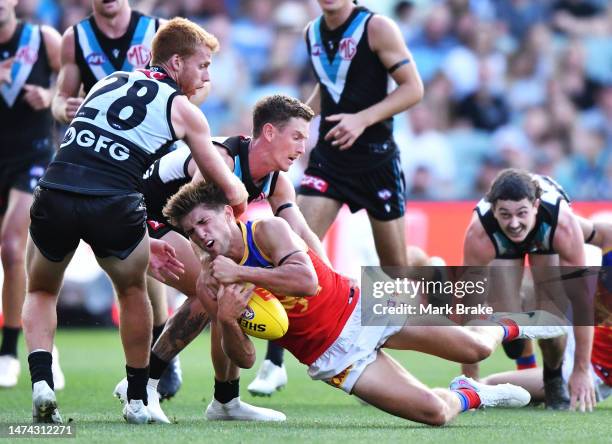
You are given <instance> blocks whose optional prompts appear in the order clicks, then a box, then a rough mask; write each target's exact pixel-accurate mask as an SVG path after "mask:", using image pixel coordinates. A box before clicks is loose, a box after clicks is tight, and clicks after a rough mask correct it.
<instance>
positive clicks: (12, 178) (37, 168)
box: [0, 139, 53, 215]
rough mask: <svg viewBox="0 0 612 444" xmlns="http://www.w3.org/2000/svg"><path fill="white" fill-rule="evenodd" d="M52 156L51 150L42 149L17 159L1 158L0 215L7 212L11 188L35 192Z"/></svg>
mask: <svg viewBox="0 0 612 444" xmlns="http://www.w3.org/2000/svg"><path fill="white" fill-rule="evenodd" d="M44 140H47V139H44ZM37 142H40V141H37ZM49 146H50V145H49ZM52 157H53V153H52V151H51V150H42V151H41V152H40V153H35V154H33V155H28V156H24V157H18V158H15V159H0V215H3V214H4V213H5V212H6V208H7V206H8V196H9V192H10V190H11V189H13V188H14V189H16V190H19V191H25V192H26V193H30V194H31V193H33V192H34V188H36V185H38V180H39V179H40V178H41V177H42V175H43V174H44V173H45V169H46V168H47V165H49V162H50V161H51V158H52Z"/></svg>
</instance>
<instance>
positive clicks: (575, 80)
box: [555, 40, 599, 110]
mask: <svg viewBox="0 0 612 444" xmlns="http://www.w3.org/2000/svg"><path fill="white" fill-rule="evenodd" d="M555 78H556V80H557V81H558V83H559V87H560V88H561V90H562V91H563V93H564V94H565V95H566V96H568V97H569V98H570V99H571V101H572V102H573V103H574V104H575V105H576V107H578V108H579V109H581V110H586V109H589V108H592V107H593V106H594V105H595V95H596V93H597V90H598V89H599V84H598V83H597V82H595V81H593V80H591V79H590V78H589V77H588V76H587V74H586V68H585V52H584V47H583V45H582V43H581V42H580V41H578V40H572V41H571V42H570V43H569V44H568V45H567V46H566V47H565V49H564V50H563V52H562V53H561V56H560V58H559V66H558V67H557V71H556V73H555Z"/></svg>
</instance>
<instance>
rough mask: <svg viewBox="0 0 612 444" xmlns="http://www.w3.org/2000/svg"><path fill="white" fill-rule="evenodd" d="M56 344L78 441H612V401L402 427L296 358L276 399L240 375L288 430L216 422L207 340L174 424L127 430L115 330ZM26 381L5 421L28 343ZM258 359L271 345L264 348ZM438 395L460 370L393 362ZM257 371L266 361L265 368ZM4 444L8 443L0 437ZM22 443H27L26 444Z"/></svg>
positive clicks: (189, 355)
mask: <svg viewBox="0 0 612 444" xmlns="http://www.w3.org/2000/svg"><path fill="white" fill-rule="evenodd" d="M56 343H57V345H58V347H59V349H60V353H61V363H62V367H63V370H64V372H65V374H66V381H67V382H66V389H65V390H64V391H62V392H59V393H58V401H59V403H60V410H61V413H62V416H63V418H64V421H66V420H67V419H69V418H70V419H72V423H71V424H73V425H75V426H76V440H71V441H69V442H76V441H79V442H81V441H82V442H103V443H107V442H119V443H123V442H126V443H148V444H152V443H167V444H178V443H183V442H190V443H191V442H206V443H216V442H219V443H232V442H244V443H269V444H276V443H280V442H284V441H291V442H332V443H336V442H337V443H352V442H376V443H386V442H389V443H399V442H413V443H422V442H432V443H433V442H435V443H440V442H453V443H463V442H465V443H481V442H482V443H484V442H487V443H490V442H496V443H508V442H529V443H535V442H542V443H544V442H546V443H551V442H554V443H562V442H568V443H575V442H579V441H582V442H588V443H599V442H601V443H603V442H608V443H609V442H612V400H608V401H607V402H605V403H603V404H601V405H599V406H598V407H597V410H596V411H595V412H593V413H590V414H580V413H571V412H549V411H545V410H544V409H542V408H524V409H520V410H492V409H489V410H480V411H476V412H468V413H464V414H462V415H460V416H459V418H458V419H457V420H456V421H455V422H454V423H453V424H451V425H450V426H447V427H444V428H431V427H427V426H423V425H420V424H416V423H412V422H409V421H405V420H401V419H398V418H395V417H392V416H390V415H387V414H385V413H383V412H380V411H378V410H376V409H374V408H372V407H366V406H362V405H361V404H359V403H358V402H357V401H356V400H355V399H354V398H353V397H350V396H346V395H345V394H344V393H343V392H341V391H339V390H336V389H333V388H331V387H329V386H327V385H326V384H324V383H321V382H314V381H311V380H310V379H309V378H308V376H307V375H306V372H305V367H303V366H301V365H300V364H299V363H298V362H297V361H295V359H293V357H288V359H287V369H288V372H289V385H288V386H287V387H286V388H285V389H284V390H283V391H281V392H278V393H277V394H275V395H274V396H273V397H271V398H253V397H251V395H250V394H249V393H248V392H247V390H246V386H247V385H248V383H249V382H250V381H251V379H252V378H253V377H254V375H255V372H256V369H253V370H249V371H244V372H243V374H242V398H243V399H244V400H246V401H248V402H252V403H255V404H257V405H260V406H265V407H271V408H274V409H278V410H281V411H283V412H284V413H285V414H286V415H287V418H288V419H287V421H286V422H285V423H277V424H262V423H236V422H233V423H227V422H225V423H224V422H208V421H206V420H205V419H204V416H203V412H204V409H205V408H206V406H207V404H208V402H209V401H210V398H211V396H212V386H213V376H212V366H211V363H210V358H209V337H208V335H207V334H206V335H203V336H201V337H200V338H198V340H197V341H196V342H195V343H194V344H192V345H191V346H190V347H189V348H188V349H187V350H186V351H185V352H184V353H183V354H182V355H181V360H182V366H183V376H184V385H183V388H182V390H181V391H180V392H179V394H178V396H177V397H176V398H174V399H173V400H172V401H170V402H165V403H163V404H162V407H163V408H164V410H165V412H166V414H167V415H168V417H170V418H171V419H173V420H175V421H176V424H173V425H148V426H133V425H128V424H126V423H125V422H124V421H123V418H122V417H121V408H120V403H119V401H118V400H116V399H115V398H113V397H112V395H111V392H112V390H113V388H114V386H115V384H116V383H117V382H118V381H119V380H120V379H121V378H122V377H123V376H124V368H123V364H122V363H123V354H122V349H121V344H120V340H119V334H118V332H117V331H112V330H60V331H59V332H58V335H57V340H56ZM20 345H21V349H20V353H21V362H22V376H21V379H20V382H19V385H18V387H17V388H15V389H10V390H2V391H0V422H1V423H3V424H6V423H27V422H29V421H30V420H31V397H30V396H31V394H30V381H29V373H28V370H27V361H26V359H25V350H24V348H23V341H21V344H20ZM257 346H258V351H259V354H260V356H263V353H264V346H265V343H264V342H263V341H257ZM392 354H393V356H395V357H396V358H397V359H399V360H400V361H401V362H402V363H403V364H404V365H405V366H406V367H407V368H408V369H409V370H410V371H411V372H412V373H413V374H414V375H416V376H417V377H419V378H420V379H421V380H422V381H424V382H425V383H427V384H428V385H430V386H446V385H447V384H448V382H449V381H450V379H451V378H452V377H453V376H455V375H456V374H457V372H458V371H459V368H458V365H455V364H451V363H448V362H445V361H443V360H441V359H437V358H433V357H428V356H425V355H421V354H417V353H411V352H394V353H392ZM258 364H259V362H258ZM512 365H513V363H512V362H511V361H509V360H508V359H507V358H505V356H503V353H501V354H500V353H497V354H496V355H495V356H494V357H492V358H491V359H489V360H488V361H486V362H485V363H484V365H483V374H487V373H491V372H495V371H501V370H508V369H511V367H512ZM0 440H2V439H1V438H0ZM20 442H26V440H21V441H20Z"/></svg>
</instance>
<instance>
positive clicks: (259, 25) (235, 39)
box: [232, 0, 275, 82]
mask: <svg viewBox="0 0 612 444" xmlns="http://www.w3.org/2000/svg"><path fill="white" fill-rule="evenodd" d="M242 6H243V8H244V14H245V15H244V16H242V17H241V18H239V19H238V20H236V21H235V22H234V24H233V27H232V45H233V46H234V48H235V49H236V50H237V51H238V53H239V54H240V57H241V58H242V60H243V66H244V68H246V69H247V70H248V71H249V72H250V74H251V77H252V78H253V79H254V80H255V81H257V82H259V81H260V76H261V74H262V73H263V72H264V71H265V70H266V68H267V67H268V58H269V56H270V50H271V48H272V45H273V44H274V39H275V32H274V23H273V22H272V12H273V8H274V3H273V2H272V0H257V1H243V2H242Z"/></svg>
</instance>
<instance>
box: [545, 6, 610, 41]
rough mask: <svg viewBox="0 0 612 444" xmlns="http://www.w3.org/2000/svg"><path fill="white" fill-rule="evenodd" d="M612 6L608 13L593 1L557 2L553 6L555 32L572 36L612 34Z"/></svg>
mask: <svg viewBox="0 0 612 444" xmlns="http://www.w3.org/2000/svg"><path fill="white" fill-rule="evenodd" d="M610 13H611V6H610V4H609V2H608V10H607V11H606V10H605V9H604V8H603V7H602V6H601V5H599V4H598V3H597V2H594V1H592V0H557V1H556V2H555V3H554V5H553V16H552V24H553V27H554V29H555V31H557V32H560V33H562V34H567V35H570V36H586V35H602V34H606V33H609V32H610V29H611V28H610V20H609V17H610Z"/></svg>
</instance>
